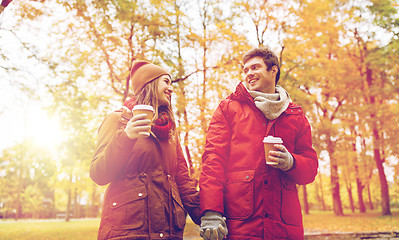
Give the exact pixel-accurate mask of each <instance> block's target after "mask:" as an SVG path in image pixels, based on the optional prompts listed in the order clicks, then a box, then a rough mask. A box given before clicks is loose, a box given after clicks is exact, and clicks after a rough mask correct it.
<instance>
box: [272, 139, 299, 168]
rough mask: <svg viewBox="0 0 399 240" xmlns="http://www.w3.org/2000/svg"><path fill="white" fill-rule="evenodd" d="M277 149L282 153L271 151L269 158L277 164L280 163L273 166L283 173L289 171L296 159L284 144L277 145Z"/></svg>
mask: <svg viewBox="0 0 399 240" xmlns="http://www.w3.org/2000/svg"><path fill="white" fill-rule="evenodd" d="M274 147H275V148H277V149H278V150H280V151H270V156H269V158H270V159H271V160H273V161H275V162H278V164H277V165H271V166H272V167H274V168H279V169H281V170H282V171H288V170H290V169H291V168H292V166H293V165H294V158H293V157H292V155H291V153H289V152H288V150H287V148H285V146H284V145H282V144H275V145H274Z"/></svg>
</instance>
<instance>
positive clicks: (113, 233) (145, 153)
mask: <svg viewBox="0 0 399 240" xmlns="http://www.w3.org/2000/svg"><path fill="white" fill-rule="evenodd" d="M131 83H132V90H133V92H134V95H135V98H134V99H135V100H130V101H127V102H126V103H125V104H124V105H125V106H124V107H123V108H122V109H121V110H118V111H115V112H112V113H110V114H109V115H108V116H107V117H106V118H105V120H104V122H103V123H102V124H101V126H100V128H99V132H98V143H97V149H96V153H95V155H94V158H93V161H92V164H91V169H90V177H91V178H92V179H93V181H94V182H96V183H97V184H99V185H105V184H108V183H110V185H109V186H108V189H107V191H106V192H105V196H104V203H103V209H102V216H101V223H100V229H99V232H98V239H183V229H184V226H185V223H186V211H187V212H188V213H189V214H190V216H191V218H192V219H193V221H194V222H195V223H196V224H199V222H200V209H199V198H198V192H197V190H196V187H195V183H194V181H193V180H192V179H191V178H190V177H189V174H188V168H187V164H186V160H185V158H184V156H183V154H182V150H181V147H180V144H179V141H178V138H177V135H176V132H175V122H174V118H173V113H172V110H171V101H170V100H171V93H172V92H173V89H172V86H171V77H170V75H169V74H168V72H167V71H165V70H164V69H163V68H161V67H159V66H157V65H154V64H152V63H149V62H146V61H138V62H136V63H135V64H134V65H133V67H132V70H131ZM138 104H140V105H141V104H144V105H151V106H152V107H153V108H154V110H155V114H154V119H153V123H152V124H151V126H150V122H151V121H150V120H146V119H145V115H136V116H132V115H133V114H132V112H131V110H132V108H133V107H134V105H138ZM149 128H151V134H150V136H148V135H145V134H143V131H146V130H149Z"/></svg>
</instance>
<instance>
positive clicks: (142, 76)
mask: <svg viewBox="0 0 399 240" xmlns="http://www.w3.org/2000/svg"><path fill="white" fill-rule="evenodd" d="M162 75H169V73H168V72H167V71H166V70H165V69H163V68H162V67H160V66H157V65H155V64H152V63H150V62H147V61H141V60H140V61H136V62H135V63H134V64H133V67H132V70H131V71H130V81H131V82H132V90H133V93H134V94H135V95H136V94H137V93H139V92H140V91H141V89H142V88H143V87H144V85H146V84H147V83H149V82H151V81H152V80H154V79H156V78H158V77H160V76H162Z"/></svg>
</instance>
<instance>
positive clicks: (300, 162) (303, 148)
mask: <svg viewBox="0 0 399 240" xmlns="http://www.w3.org/2000/svg"><path fill="white" fill-rule="evenodd" d="M301 117H302V121H300V122H301V123H302V125H301V126H300V127H299V129H300V131H299V133H298V134H297V136H296V137H295V148H294V151H293V152H291V154H292V156H293V158H294V167H293V169H291V170H289V171H287V172H286V174H288V175H289V176H290V178H292V179H293V180H294V181H295V182H296V183H297V184H301V185H304V184H308V183H311V182H313V181H314V179H315V177H316V175H317V168H318V159H317V153H316V151H315V150H314V149H313V147H312V134H311V127H310V124H309V121H308V119H307V118H306V116H305V115H301Z"/></svg>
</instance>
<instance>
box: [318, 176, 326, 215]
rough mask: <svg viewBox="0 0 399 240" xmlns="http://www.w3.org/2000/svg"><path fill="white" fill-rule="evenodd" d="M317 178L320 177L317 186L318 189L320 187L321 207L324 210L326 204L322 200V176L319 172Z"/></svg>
mask: <svg viewBox="0 0 399 240" xmlns="http://www.w3.org/2000/svg"><path fill="white" fill-rule="evenodd" d="M319 179H320V187H319V189H320V201H321V209H322V210H323V211H325V210H326V204H325V202H324V191H323V181H322V178H321V174H319Z"/></svg>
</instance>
